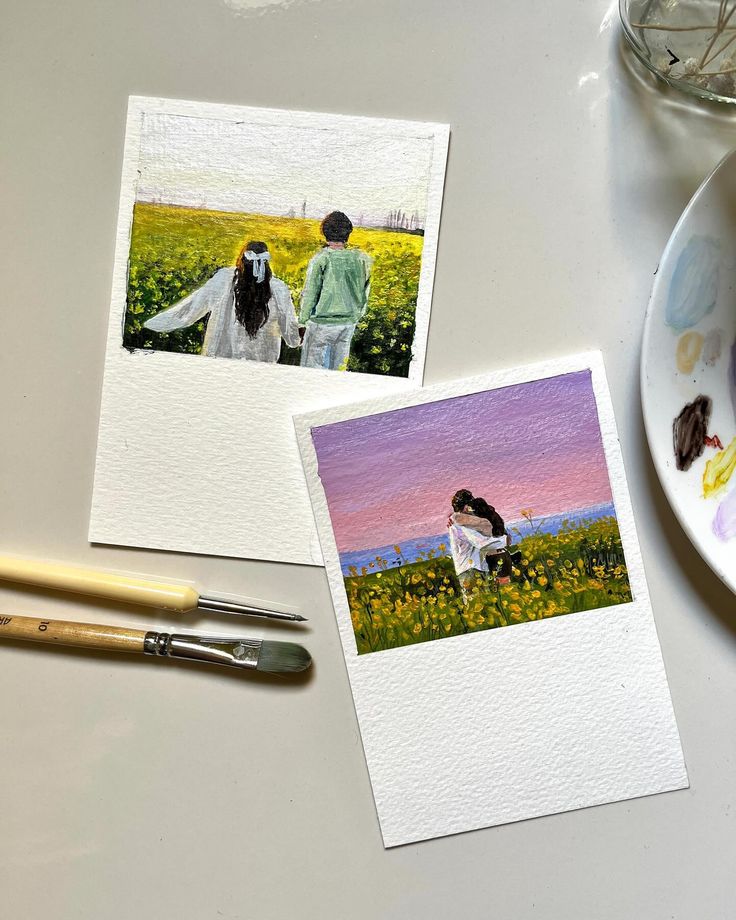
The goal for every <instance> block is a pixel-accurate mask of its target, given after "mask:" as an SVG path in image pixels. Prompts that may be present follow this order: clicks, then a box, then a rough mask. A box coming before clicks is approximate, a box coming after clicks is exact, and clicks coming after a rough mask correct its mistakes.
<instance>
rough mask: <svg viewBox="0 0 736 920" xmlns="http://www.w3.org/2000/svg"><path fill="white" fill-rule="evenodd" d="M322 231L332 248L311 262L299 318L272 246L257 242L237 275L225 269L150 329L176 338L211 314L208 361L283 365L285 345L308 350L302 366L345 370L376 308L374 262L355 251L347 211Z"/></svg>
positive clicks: (206, 339)
mask: <svg viewBox="0 0 736 920" xmlns="http://www.w3.org/2000/svg"><path fill="white" fill-rule="evenodd" d="M321 231H322V236H323V237H324V240H325V245H324V247H323V249H321V250H320V251H319V252H318V253H317V254H316V255H315V256H313V257H312V259H311V260H310V262H309V266H308V268H307V277H306V281H305V283H304V289H303V291H302V296H301V303H300V310H299V317H298V319H297V315H296V311H295V309H294V304H293V302H292V299H291V292H290V291H289V288H288V286H287V285H286V284H285V283H284V282H283V281H281V279H279V278H277V277H276V276H275V275H274V274H273V272H272V271H271V267H270V265H269V262H270V260H271V254H270V253H269V251H268V246H267V245H266V244H265V243H262V242H250V243H247V244H246V245H245V246H244V247H243V249H242V250H241V252H240V255H239V256H238V259H237V262H236V264H235V267H234V268H233V267H229V268H221V269H219V270H218V271H217V272H215V274H214V275H213V276H212V278H210V280H209V281H207V282H206V284H204V285H202V287H200V288H198V289H197V290H196V291H194V292H193V293H192V294H190V295H189V296H188V297H185V298H184V299H183V300H181V301H179V303H177V304H175V305H174V306H173V307H170V308H169V309H168V310H164V311H163V312H162V313H158V314H157V315H156V316H154V317H152V318H151V319H149V320H147V321H146V322H145V323H144V326H145V327H146V328H147V329H151V330H153V331H154V332H171V331H173V330H174V329H183V328H184V327H185V326H191V325H192V323H196V322H198V321H199V320H201V319H202V318H203V317H205V316H207V314H209V320H208V322H207V331H206V333H205V337H204V344H203V346H202V354H203V355H209V356H214V357H219V358H244V359H245V360H247V361H266V362H269V363H271V364H275V363H276V362H277V361H278V360H279V356H280V354H281V341H282V340H283V341H284V342H286V344H287V345H289V346H290V347H292V348H295V347H297V346H299V345H301V349H302V352H301V361H300V364H301V366H302V367H321V368H324V369H327V370H340V369H341V368H344V366H345V363H346V361H347V359H348V356H349V355H350V343H351V341H352V338H353V333H354V332H355V326H356V324H357V322H358V320H359V319H360V318H361V316H362V315H363V314H364V313H365V310H366V307H367V305H368V295H369V293H370V279H371V265H372V259H371V257H370V256H369V255H367V254H366V253H365V252H362V251H361V250H360V249H349V248H347V243H348V239H349V238H350V234H351V233H352V232H353V225H352V222H351V221H350V218H349V217H348V216H347V215H346V214H343V213H342V211H333V212H332V213H330V214H328V215H327V217H325V219H324V220H323V221H322V225H321Z"/></svg>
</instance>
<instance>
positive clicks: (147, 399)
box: [89, 97, 449, 565]
mask: <svg viewBox="0 0 736 920" xmlns="http://www.w3.org/2000/svg"><path fill="white" fill-rule="evenodd" d="M448 139H449V129H448V127H447V126H446V125H435V124H424V123H419V122H405V121H395V120H388V119H375V118H359V117H350V116H340V115H320V114H314V113H308V112H290V111H275V110H270V109H255V108H245V107H242V106H231V105H209V104H200V103H196V102H185V101H177V100H167V99H147V98H139V97H133V98H131V100H130V103H129V109H128V122H127V132H126V141H125V157H124V163H123V177H122V186H121V196H120V212H119V217H118V230H117V242H116V254H115V271H114V278H113V291H112V306H111V310H110V323H109V332H108V341H107V351H106V360H105V382H104V388H103V397H102V409H101V417H100V430H99V439H98V449H97V466H96V473H95V488H94V496H93V503H92V516H91V523H90V532H89V536H90V540H91V541H93V542H101V543H117V544H122V545H128V546H145V547H153V548H158V549H168V550H178V551H181V552H193V553H211V554H217V555H227V556H242V557H250V558H256V559H273V560H283V561H288V562H299V563H307V564H314V565H319V564H321V561H322V560H321V553H320V548H319V540H318V539H317V534H316V530H315V527H314V520H313V517H312V510H311V507H310V504H309V497H308V494H307V489H306V486H305V484H304V476H303V472H302V468H301V463H300V460H299V450H298V447H297V443H296V438H295V435H294V427H293V423H292V416H293V415H294V413H298V412H305V411H308V410H312V409H316V408H322V407H324V406H330V405H336V404H340V403H346V402H354V401H355V400H357V399H363V398H367V397H371V398H372V397H375V396H377V395H379V394H384V393H387V392H396V391H397V390H407V389H409V388H411V387H412V386H417V385H420V384H421V382H422V375H423V368H424V354H425V347H426V341H427V332H428V327H429V311H430V304H431V298H432V283H433V276H434V266H435V257H436V251H437V237H438V232H439V220H440V210H441V204H442V189H443V183H444V171H445V161H446V158H447V146H448Z"/></svg>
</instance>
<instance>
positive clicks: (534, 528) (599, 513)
mask: <svg viewBox="0 0 736 920" xmlns="http://www.w3.org/2000/svg"><path fill="white" fill-rule="evenodd" d="M604 517H616V509H615V507H614V505H613V502H604V503H603V504H600V505H590V506H589V507H587V508H576V509H575V510H574V511H563V512H561V513H560V514H549V515H547V516H546V517H539V518H533V521H534V524H533V525H530V524H529V522H528V521H527V520H525V519H524V518H522V519H521V520H520V521H508V522H507V523H506V529H507V530H508V531H509V533H510V534H511V541H512V543H515V542H516V541H517V540H520V539H523V538H524V537H527V536H529V535H530V534H531V533H533V532H539V533H547V534H553V535H554V534H557V533H559V532H560V530H561V528H562V525H563V523H564V522H565V521H567V522H569V523H571V524H581V523H582V522H583V521H591V522H592V521H597V520H600V518H604ZM515 530H518V531H519V534H516V533H514V531H515ZM441 543H444V544H445V546H447V553H446V554H447V555H449V542H448V536H447V532H445V533H441V534H434V535H433V536H428V537H415V538H414V539H413V540H397V541H396V543H389V544H387V545H386V546H376V547H373V548H372V549H353V550H348V551H347V552H344V553H340V567H341V568H342V574H343V575H349V574H350V571H349V570H350V568H351V567H354V568H356V569H357V570H358V571H359V572H360V570H361V569H362V568H364V567H365V568H369V567H370V564H371V563H372V562H373V563H375V561H376V557H377V556H380V557H381V558H382V559H385V560H386V562H387V563H388V568H390V569H393V568H397V567H398V566H400V565H405V564H406V563H408V562H417V561H418V560H419V558H420V555H421V554H424V555H425V556H426V554H427V553H428V552H429V551H430V550H434V552H435V553H438V552H440V550H439V546H440V544H441ZM394 546H400V547H401V557H400V558H399V556H398V554H397V553H396V551H395V550H394Z"/></svg>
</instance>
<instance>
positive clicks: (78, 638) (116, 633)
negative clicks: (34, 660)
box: [0, 615, 146, 653]
mask: <svg viewBox="0 0 736 920" xmlns="http://www.w3.org/2000/svg"><path fill="white" fill-rule="evenodd" d="M145 636H146V633H145V630H143V629H128V628H127V627H123V626H96V625H95V624H94V623H69V622H67V621H66V620H39V619H36V617H16V616H12V617H9V616H2V615H0V639H28V640H30V641H31V642H50V643H52V644H53V645H74V646H76V647H77V648H96V649H102V650H104V651H110V652H141V653H142V652H143V640H144V639H145Z"/></svg>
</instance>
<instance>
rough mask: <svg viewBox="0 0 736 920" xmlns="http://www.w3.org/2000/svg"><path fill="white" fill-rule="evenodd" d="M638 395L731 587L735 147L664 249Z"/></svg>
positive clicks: (660, 469) (669, 476) (690, 515)
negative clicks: (639, 394) (640, 394)
mask: <svg viewBox="0 0 736 920" xmlns="http://www.w3.org/2000/svg"><path fill="white" fill-rule="evenodd" d="M641 392H642V403H643V407H644V421H645V424H646V430H647V437H648V439H649V446H650V448H651V451H652V456H653V458H654V463H655V466H656V468H657V473H658V475H659V479H660V481H661V483H662V486H663V488H664V490H665V492H666V494H667V498H668V499H669V502H670V504H671V505H672V508H673V509H674V511H675V513H676V514H677V516H678V518H679V520H680V523H681V524H682V526H683V528H684V529H685V531H686V532H687V534H688V535H689V537H690V539H691V540H692V542H693V543H694V545H695V546H696V547H697V549H698V550H699V552H700V553H701V554H702V555H703V557H704V558H705V560H706V561H707V562H708V564H709V565H710V566H711V568H712V569H713V570H714V571H715V572H716V573H717V574H718V575H719V576H720V577H721V578H722V579H723V581H724V582H725V583H726V584H727V585H728V586H729V587H730V588H731V590H732V591H734V592H736V151H735V152H732V153H730V154H729V155H728V156H727V157H725V158H724V159H723V160H722V161H721V162H720V163H719V165H718V166H717V167H716V169H715V170H714V171H713V172H712V173H711V175H710V176H709V177H708V178H707V179H706V180H705V182H704V183H703V184H702V185H701V186H700V188H699V189H698V191H697V192H696V193H695V195H694V196H693V198H692V200H691V201H690V203H689V204H688V206H687V208H686V209H685V211H684V212H683V214H682V217H681V218H680V220H679V222H678V224H677V226H676V227H675V229H674V231H673V233H672V236H671V237H670V240H669V242H668V244H667V247H666V248H665V251H664V253H663V255H662V259H661V261H660V265H659V269H658V271H657V275H656V278H655V283H654V287H653V289H652V296H651V299H650V302H649V308H648V310H647V317H646V323H645V330H644V342H643V348H642V367H641ZM675 420H678V421H677V422H675ZM676 453H677V454H678V455H679V456H678V457H676Z"/></svg>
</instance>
